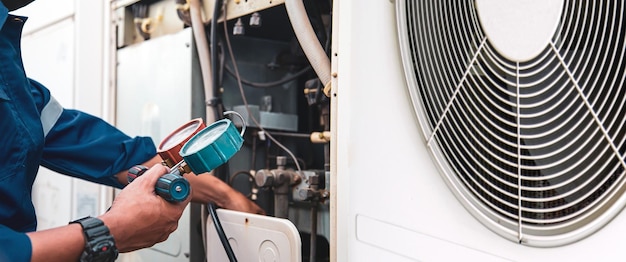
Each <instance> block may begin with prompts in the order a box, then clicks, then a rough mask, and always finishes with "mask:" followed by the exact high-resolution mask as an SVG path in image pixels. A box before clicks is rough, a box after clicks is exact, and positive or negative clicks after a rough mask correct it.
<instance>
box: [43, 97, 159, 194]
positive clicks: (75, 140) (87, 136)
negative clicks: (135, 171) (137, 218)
mask: <svg viewBox="0 0 626 262" xmlns="http://www.w3.org/2000/svg"><path fill="white" fill-rule="evenodd" d="M155 155H156V148H155V146H154V142H153V141H152V139H151V138H149V137H135V138H131V137H129V136H127V135H126V134H124V133H122V132H121V131H120V130H119V129H117V128H115V127H113V126H111V125H109V124H108V123H107V122H105V121H103V120H102V119H100V118H97V117H94V116H92V115H89V114H87V113H84V112H80V111H76V110H69V109H64V110H63V113H62V114H61V116H60V118H59V119H58V121H57V122H56V124H55V125H54V127H53V128H52V129H51V130H50V133H48V135H47V136H46V142H45V145H44V151H43V160H42V165H43V166H45V167H47V168H49V169H51V170H54V171H56V172H59V173H63V174H67V175H70V176H73V177H77V178H82V179H85V180H89V181H92V182H96V183H100V184H105V185H110V186H114V187H118V188H122V187H123V186H122V185H121V184H120V183H119V182H118V181H117V178H116V177H115V174H117V173H119V172H121V171H123V170H128V169H129V168H130V167H132V166H133V165H136V164H141V163H144V162H146V161H148V160H150V159H151V158H152V157H154V156H155Z"/></svg>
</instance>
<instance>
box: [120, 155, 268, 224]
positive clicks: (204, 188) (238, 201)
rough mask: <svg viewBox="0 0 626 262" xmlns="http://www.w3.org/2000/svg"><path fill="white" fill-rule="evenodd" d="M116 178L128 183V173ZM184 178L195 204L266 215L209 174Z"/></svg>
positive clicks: (157, 159) (149, 163) (152, 161)
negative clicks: (211, 204)
mask: <svg viewBox="0 0 626 262" xmlns="http://www.w3.org/2000/svg"><path fill="white" fill-rule="evenodd" d="M161 162H162V159H161V157H160V156H159V155H156V156H154V157H153V158H151V159H150V160H148V161H147V162H145V163H143V164H142V165H143V166H152V165H155V164H157V163H161ZM116 176H117V179H118V181H119V182H120V183H121V184H123V185H125V184H127V183H128V178H127V171H122V172H119V173H118V174H117V175H116ZM183 176H184V177H185V179H187V181H189V184H190V185H191V187H192V188H193V189H194V190H192V193H191V195H192V202H194V203H200V204H206V203H208V202H212V203H215V204H216V205H218V206H220V207H223V208H226V209H230V210H236V211H241V212H247V213H253V214H263V215H264V214H265V211H263V209H261V208H260V207H259V206H258V205H257V204H255V203H254V202H252V201H251V200H250V199H248V198H247V197H246V196H244V195H243V194H241V193H240V192H239V191H237V190H235V189H234V188H232V187H231V186H229V185H228V184H226V183H225V182H224V181H222V180H220V179H218V178H217V177H215V176H213V175H211V174H209V173H205V174H200V175H196V174H194V173H187V174H184V175H183Z"/></svg>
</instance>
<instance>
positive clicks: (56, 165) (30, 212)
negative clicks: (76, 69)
mask: <svg viewBox="0 0 626 262" xmlns="http://www.w3.org/2000/svg"><path fill="white" fill-rule="evenodd" d="M25 21H26V18H25V17H17V16H13V15H10V14H9V13H8V10H7V8H6V7H5V6H4V5H3V4H2V2H0V261H30V258H31V253H32V246H31V243H30V239H29V238H28V237H27V236H26V234H25V232H31V231H35V230H36V228H37V220H36V217H35V209H34V207H33V203H32V198H31V193H32V187H33V182H34V181H35V176H36V175H37V171H38V169H39V166H40V165H41V166H44V167H47V168H49V169H51V170H54V171H56V172H59V173H62V174H67V175H70V176H73V177H78V178H82V179H85V180H89V181H93V182H97V183H100V184H105V185H109V186H114V187H118V188H121V187H122V185H121V184H120V183H119V182H118V181H117V179H116V178H115V174H117V173H118V172H121V171H123V170H127V169H128V168H130V167H131V166H132V165H135V164H140V163H143V162H145V161H147V160H149V159H150V158H152V157H154V156H155V155H156V149H155V146H154V142H153V141H152V139H150V138H148V137H136V138H131V137H129V136H127V135H125V134H124V133H122V132H120V131H119V130H118V129H117V128H115V127H113V126H111V125H109V124H108V123H106V122H104V121H103V120H101V119H99V118H97V117H94V116H91V115H89V114H86V113H84V112H80V111H77V110H70V109H64V108H62V107H61V106H60V105H59V104H58V103H57V102H56V100H54V98H53V97H52V96H51V95H50V91H49V90H48V89H47V88H45V87H44V86H43V85H41V84H40V83H38V82H36V81H34V80H32V79H29V78H27V77H26V73H25V71H24V66H23V64H22V58H21V51H20V38H21V34H22V27H23V24H24V22H25Z"/></svg>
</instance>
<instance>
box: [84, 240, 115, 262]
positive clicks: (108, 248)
mask: <svg viewBox="0 0 626 262" xmlns="http://www.w3.org/2000/svg"><path fill="white" fill-rule="evenodd" d="M92 242H96V243H94V245H93V246H91V248H90V252H89V253H91V254H90V260H88V261H115V259H116V258H117V255H118V252H117V249H116V248H115V243H114V242H113V241H111V240H108V239H101V238H100V239H96V240H95V241H92Z"/></svg>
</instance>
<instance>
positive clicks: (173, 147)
mask: <svg viewBox="0 0 626 262" xmlns="http://www.w3.org/2000/svg"><path fill="white" fill-rule="evenodd" d="M205 127H206V125H205V124H204V121H202V119H201V118H196V119H192V120H191V121H189V122H187V123H185V124H183V125H182V126H180V127H179V128H177V129H176V130H174V132H172V133H170V134H169V135H168V136H167V137H165V138H164V139H163V141H161V144H159V147H158V148H157V153H158V154H159V156H161V158H162V159H163V163H164V164H165V165H166V166H168V167H170V168H171V167H173V166H174V165H176V164H178V163H180V162H181V161H183V157H181V156H180V154H179V152H180V149H181V148H182V147H183V145H185V143H187V141H189V139H191V137H193V136H194V135H195V134H196V133H198V132H200V130H202V129H204V128H205ZM182 168H184V169H185V172H190V171H191V170H187V169H189V167H186V166H185V167H182Z"/></svg>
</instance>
